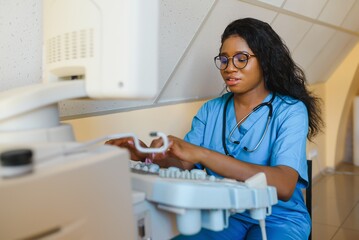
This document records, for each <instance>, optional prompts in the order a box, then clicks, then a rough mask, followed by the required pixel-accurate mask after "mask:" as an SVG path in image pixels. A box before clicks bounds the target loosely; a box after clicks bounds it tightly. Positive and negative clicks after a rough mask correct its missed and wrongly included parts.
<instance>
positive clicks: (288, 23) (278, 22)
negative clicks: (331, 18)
mask: <svg viewBox="0 0 359 240" xmlns="http://www.w3.org/2000/svg"><path fill="white" fill-rule="evenodd" d="M311 26H312V23H310V22H307V21H304V20H302V19H299V18H295V17H292V16H288V15H285V14H279V15H278V16H277V17H276V18H275V20H274V21H273V23H272V27H273V29H274V30H275V31H276V32H277V33H278V34H279V36H281V38H282V39H283V40H284V41H285V43H286V45H287V46H288V48H289V49H290V50H291V52H293V50H294V49H295V47H296V46H297V45H298V44H299V42H300V40H301V39H302V38H303V37H304V35H305V33H306V32H307V31H308V30H309V29H310V27H311Z"/></svg>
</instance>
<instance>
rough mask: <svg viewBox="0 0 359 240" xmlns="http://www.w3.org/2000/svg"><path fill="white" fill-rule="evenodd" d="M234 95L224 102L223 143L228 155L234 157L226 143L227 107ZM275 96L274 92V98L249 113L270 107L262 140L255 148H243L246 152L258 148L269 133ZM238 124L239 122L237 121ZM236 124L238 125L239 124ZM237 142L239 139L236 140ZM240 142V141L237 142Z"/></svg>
mask: <svg viewBox="0 0 359 240" xmlns="http://www.w3.org/2000/svg"><path fill="white" fill-rule="evenodd" d="M233 95H234V94H232V95H231V96H229V97H228V99H227V101H226V102H225V104H224V107H223V126H222V145H223V149H224V152H225V154H226V155H227V156H230V157H233V156H232V155H231V154H229V152H228V149H227V144H226V121H227V108H228V104H229V101H230V100H231V99H232V98H233ZM274 98H275V94H274V93H273V96H272V98H271V99H270V100H269V101H268V102H264V103H260V104H258V105H257V106H256V107H254V108H253V109H252V111H251V112H250V113H249V114H248V115H247V116H249V115H250V114H252V113H254V112H255V111H257V110H258V109H260V108H261V107H263V106H267V107H268V108H269V113H268V117H267V122H266V126H265V130H264V132H263V134H262V137H261V138H260V140H259V141H258V143H257V144H256V146H255V147H254V148H253V149H251V150H250V149H248V148H247V147H243V150H244V151H246V152H249V153H251V152H254V151H256V150H257V149H258V147H259V146H260V145H261V143H262V142H263V140H264V137H265V136H266V134H267V131H268V128H269V123H270V120H271V119H272V115H273V105H272V103H273V101H274ZM237 125H238V123H237ZM237 125H236V126H237ZM235 143H237V141H236V142H235ZM237 144H239V142H238V143H237Z"/></svg>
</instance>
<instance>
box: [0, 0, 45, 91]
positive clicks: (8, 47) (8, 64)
mask: <svg viewBox="0 0 359 240" xmlns="http://www.w3.org/2000/svg"><path fill="white" fill-rule="evenodd" d="M41 2H42V1H40V0H26V1H24V0H0V91H4V90H8V89H11V88H15V87H19V86H24V85H29V84H32V83H39V82H41V72H42V50H41V45H42V17H41V11H42V4H41Z"/></svg>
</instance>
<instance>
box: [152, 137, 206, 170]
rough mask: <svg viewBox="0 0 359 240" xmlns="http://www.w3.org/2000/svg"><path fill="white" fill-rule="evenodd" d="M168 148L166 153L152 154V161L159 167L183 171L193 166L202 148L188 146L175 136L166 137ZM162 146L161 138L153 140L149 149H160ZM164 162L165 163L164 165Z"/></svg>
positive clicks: (188, 144)
mask: <svg viewBox="0 0 359 240" xmlns="http://www.w3.org/2000/svg"><path fill="white" fill-rule="evenodd" d="M168 140H169V147H168V149H167V151H166V152H164V153H160V154H153V156H152V160H153V161H154V162H156V163H157V164H159V165H160V166H166V167H168V166H177V167H181V168H183V169H191V168H193V164H195V163H197V162H198V160H197V159H198V157H197V156H200V152H201V150H202V148H200V147H198V146H196V145H193V144H190V143H188V142H186V141H184V140H182V139H180V138H177V137H175V136H168ZM162 145H163V141H162V139H161V138H159V139H155V140H153V141H152V143H151V147H155V148H157V147H160V146H162ZM165 162H166V163H165Z"/></svg>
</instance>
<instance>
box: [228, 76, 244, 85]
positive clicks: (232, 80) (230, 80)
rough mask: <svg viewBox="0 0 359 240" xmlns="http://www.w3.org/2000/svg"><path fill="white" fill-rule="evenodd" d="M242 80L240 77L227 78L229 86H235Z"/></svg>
mask: <svg viewBox="0 0 359 240" xmlns="http://www.w3.org/2000/svg"><path fill="white" fill-rule="evenodd" d="M240 81H241V80H240V79H239V78H227V79H226V84H227V86H233V85H236V84H238V83H239V82H240Z"/></svg>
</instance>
